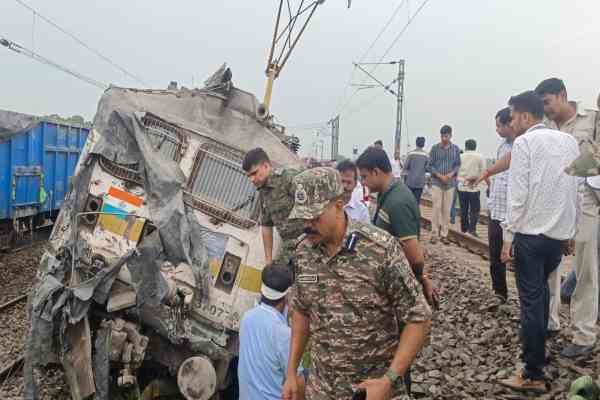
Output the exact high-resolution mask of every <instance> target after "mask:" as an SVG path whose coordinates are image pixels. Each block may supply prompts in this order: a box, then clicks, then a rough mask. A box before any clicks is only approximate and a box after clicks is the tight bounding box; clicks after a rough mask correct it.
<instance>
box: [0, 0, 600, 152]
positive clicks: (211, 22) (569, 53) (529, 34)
mask: <svg viewBox="0 0 600 400" xmlns="http://www.w3.org/2000/svg"><path fill="white" fill-rule="evenodd" d="M23 1H26V2H27V4H29V5H30V6H32V7H33V8H35V9H36V10H37V11H38V12H39V13H40V14H41V15H43V16H45V17H48V18H50V19H51V20H53V21H54V22H55V23H57V24H58V25H60V26H61V27H62V28H64V29H66V30H67V31H69V32H72V33H74V34H76V35H77V37H78V38H80V40H82V41H84V42H85V43H87V44H88V45H90V47H92V48H94V49H95V50H97V51H99V52H100V53H102V54H103V55H105V56H107V57H108V58H110V59H111V60H112V61H113V62H114V63H116V64H118V65H120V66H122V67H123V68H125V69H126V70H127V71H130V72H131V73H132V74H134V75H136V76H138V77H140V78H141V79H142V80H143V81H144V82H145V83H146V84H147V85H146V86H145V87H151V88H166V87H167V85H168V83H169V82H170V81H177V82H179V83H180V84H181V85H185V86H187V87H191V86H201V82H203V81H204V79H206V78H207V77H208V76H209V75H210V74H211V73H212V72H214V71H215V70H216V69H217V68H218V67H219V66H220V65H221V64H222V63H223V62H227V63H228V65H229V66H230V67H231V69H232V72H233V80H234V83H235V85H236V86H238V87H240V88H242V89H245V90H248V91H250V92H253V93H254V94H255V95H256V96H257V97H258V98H259V99H262V97H263V94H264V86H265V75H264V70H265V64H266V59H267V54H268V49H269V46H270V41H271V36H272V34H273V27H274V21H275V14H276V10H277V5H278V3H279V2H278V1H277V0H255V1H248V0H218V1H217V0H204V1H182V0H173V1H168V2H165V1H157V0H128V1H122V0H103V1H101V2H89V1H75V0H52V1H48V0H23ZM423 1H424V0H404V1H402V0H352V7H351V8H350V9H347V0H327V1H325V2H324V4H322V5H321V6H319V7H318V9H317V11H316V13H315V15H314V17H313V20H312V21H311V23H310V24H309V26H308V28H307V30H306V32H305V36H303V37H302V38H301V40H300V42H299V44H298V46H297V48H296V50H295V51H294V53H293V54H292V56H291V58H290V60H289V62H288V65H286V67H285V69H284V70H283V71H282V73H281V75H280V77H279V78H278V79H277V80H276V82H275V87H274V91H273V98H272V104H271V111H272V113H273V114H274V115H275V117H276V118H277V121H279V122H281V123H282V124H284V125H286V126H288V132H290V133H294V134H296V135H298V136H299V137H300V139H301V144H302V150H301V152H302V154H304V155H310V154H315V151H316V152H317V153H319V154H320V151H319V150H318V147H319V145H320V143H323V146H324V153H325V154H326V155H327V154H328V152H329V142H330V140H331V139H330V137H328V132H329V127H328V126H327V124H326V121H328V120H330V119H331V118H332V117H334V116H335V115H337V114H339V115H340V152H341V153H342V154H345V155H348V156H349V155H351V153H352V149H353V147H357V148H358V149H359V151H360V150H362V149H364V148H365V147H366V146H368V145H369V144H371V143H372V142H373V141H375V140H377V139H381V140H383V142H384V146H385V148H386V149H387V150H388V151H390V152H391V151H392V149H393V137H394V130H395V118H396V99H395V97H393V96H392V95H390V94H389V93H387V92H385V91H384V90H383V89H381V88H371V89H365V90H360V91H358V92H356V94H353V93H354V92H355V88H354V87H350V86H349V83H352V84H360V83H370V82H369V80H368V79H369V78H367V77H366V75H365V74H364V73H362V72H361V71H360V70H358V69H356V68H355V67H353V64H352V63H353V62H358V61H363V62H375V61H379V60H380V59H381V57H382V56H383V55H384V53H385V51H386V49H388V48H389V47H390V45H391V44H392V43H393V41H394V38H395V37H397V36H398V35H399V33H400V32H401V31H402V30H403V29H405V33H404V34H402V35H401V37H400V39H399V40H398V41H397V43H396V44H395V45H394V46H393V47H392V49H391V51H390V52H389V54H388V55H387V56H386V57H385V58H384V59H383V61H392V60H398V59H404V60H405V62H406V77H405V106H404V120H403V126H402V152H403V153H405V152H406V151H407V150H410V149H411V148H413V147H408V146H407V145H414V140H415V137H416V136H425V138H426V141H427V143H426V148H429V147H430V146H431V145H432V144H433V143H435V142H437V141H438V140H439V129H440V127H441V126H442V125H443V124H449V125H451V126H452V127H453V130H454V138H453V140H454V142H455V143H457V144H458V145H459V146H461V147H463V145H464V141H465V140H466V139H470V138H473V139H475V140H477V143H478V150H479V151H481V152H482V153H483V154H484V155H485V156H486V157H493V156H494V154H495V151H496V147H497V145H498V143H499V140H498V137H497V135H496V133H495V126H494V115H495V113H496V112H497V111H498V110H499V109H500V108H502V107H503V106H505V105H506V102H507V100H508V98H509V97H510V96H511V95H514V94H517V93H520V92H522V91H524V90H528V89H533V88H534V87H535V86H536V85H537V84H538V83H539V82H540V81H541V80H543V79H545V78H549V77H559V78H561V79H563V80H564V81H565V84H566V85H567V89H568V92H569V97H570V98H571V99H572V100H577V101H581V102H582V104H583V106H585V107H586V108H591V107H593V106H594V105H595V101H596V97H597V95H598V93H599V92H600V73H599V71H600V51H599V49H600V47H599V45H600V25H599V24H598V23H597V17H598V15H600V1H598V0H569V1H564V0H527V1H523V0H502V1H500V0H494V1H492V0H477V1H475V0H454V1H448V0H429V1H428V2H427V3H426V5H425V6H424V7H423V8H422V10H421V12H420V13H419V14H418V15H416V16H414V15H415V12H416V11H417V9H418V7H419V6H420V5H421V4H422V3H423ZM290 2H291V4H292V5H294V4H295V5H296V6H297V5H298V4H299V1H298V0H290ZM400 4H402V6H401V8H400V9H399V11H398V13H397V15H396V17H395V18H394V19H393V20H392V22H391V23H390V25H389V27H388V28H387V30H385V31H384V32H383V34H382V35H381V37H380V38H379V40H377V41H376V43H375V45H374V46H373V48H372V49H371V50H370V51H369V52H368V53H366V55H365V52H366V51H367V50H368V49H369V48H370V45H371V44H372V43H373V41H374V40H375V38H376V37H377V35H378V33H379V32H380V31H381V30H382V28H383V27H384V25H385V24H386V22H387V21H388V20H389V19H390V17H391V16H392V15H393V13H394V11H395V10H396V9H397V8H398V7H399V6H400ZM409 16H414V18H413V19H412V22H411V24H410V25H408V26H407V22H408V20H409ZM0 37H5V38H7V39H9V40H12V41H14V42H17V43H19V44H21V45H22V46H24V47H27V48H30V49H34V50H35V51H36V52H38V53H39V54H41V55H43V56H44V57H46V58H49V59H51V60H53V61H56V62H58V63H60V64H62V65H65V66H67V67H69V68H71V69H73V70H75V71H77V72H79V73H81V74H84V75H86V76H89V77H92V78H94V79H96V80H98V81H101V82H106V83H114V84H116V85H119V86H126V87H140V86H143V85H141V84H140V83H138V82H136V81H135V80H133V79H132V78H130V77H129V76H127V75H125V74H124V73H122V72H121V71H120V70H119V69H117V68H115V67H114V66H112V65H111V64H109V63H107V62H105V61H103V60H102V59H101V58H99V57H98V56H97V55H95V54H93V53H92V52H90V51H88V50H87V49H85V48H83V47H82V46H80V45H78V44H77V43H76V42H75V41H74V40H72V39H71V38H69V37H68V36H66V35H64V34H63V33H61V32H59V31H58V30H57V29H55V28H54V27H52V26H50V25H49V24H47V23H46V22H44V21H43V20H41V19H40V17H39V16H34V14H33V13H32V12H31V11H29V10H27V9H25V8H24V7H23V6H21V5H20V4H19V3H18V2H17V1H16V0H2V1H0ZM366 68H372V67H369V66H367V67H366ZM396 74H397V67H396V66H394V65H384V66H380V67H378V68H377V69H376V70H375V71H374V75H375V76H376V77H377V78H378V79H380V80H381V81H382V82H385V83H389V82H391V81H392V80H393V79H394V78H395V76H396ZM101 95H102V92H101V91H100V90H99V89H97V88H96V87H94V86H90V85H88V84H87V83H84V82H82V81H80V80H77V79H75V78H73V77H71V76H69V75H66V74H65V73H63V72H61V71H58V70H55V69H52V68H50V67H48V66H46V65H44V64H41V63H38V62H36V61H33V60H30V59H29V58H26V57H24V56H22V55H18V54H15V53H13V52H10V51H8V50H7V49H5V48H2V47H0V109H8V110H12V111H18V112H23V113H31V114H38V115H46V114H59V115H62V116H71V115H82V116H84V117H85V118H86V119H89V120H91V119H92V118H93V116H94V113H95V110H96V107H97V103H98V100H99V98H100V96H101ZM319 132H320V133H319Z"/></svg>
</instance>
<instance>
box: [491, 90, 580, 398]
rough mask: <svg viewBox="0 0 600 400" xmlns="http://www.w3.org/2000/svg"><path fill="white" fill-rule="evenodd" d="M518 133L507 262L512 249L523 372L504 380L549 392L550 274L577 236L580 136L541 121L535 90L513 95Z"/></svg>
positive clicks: (506, 225)
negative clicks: (572, 171) (574, 165)
mask: <svg viewBox="0 0 600 400" xmlns="http://www.w3.org/2000/svg"><path fill="white" fill-rule="evenodd" d="M509 105H510V108H511V118H512V121H511V126H512V128H513V129H514V131H515V133H516V134H517V138H516V139H515V142H514V144H513V148H512V159H511V163H510V169H509V182H508V210H507V218H506V220H505V221H504V223H503V227H504V245H503V247H502V257H501V258H502V261H503V262H506V261H507V260H508V259H509V258H510V256H511V251H510V250H511V248H512V249H513V253H514V258H515V266H516V268H515V269H516V282H517V289H518V293H519V301H520V303H521V335H520V336H521V346H522V350H523V351H522V359H523V362H524V364H525V366H524V369H523V371H522V373H518V374H516V375H514V376H513V377H511V378H509V379H505V380H502V381H500V383H501V384H503V385H505V386H508V387H510V388H512V389H515V390H523V391H534V392H540V393H543V392H546V391H547V387H546V382H545V376H544V370H543V368H544V364H545V362H546V354H545V353H546V348H545V347H546V327H547V326H548V314H549V287H548V276H549V275H550V273H552V272H553V271H554V270H555V269H556V268H557V267H558V265H559V264H560V261H561V259H562V255H563V251H564V250H565V249H566V248H567V247H568V246H566V245H565V244H566V243H567V242H568V241H569V240H571V239H572V238H573V237H574V235H575V226H576V214H577V209H578V195H577V187H578V183H579V181H578V178H576V177H573V176H569V175H567V174H566V173H565V172H564V169H565V168H566V167H567V166H568V165H569V164H570V163H571V162H572V161H573V160H575V159H576V158H577V156H578V155H579V148H578V146H577V141H576V140H575V139H574V138H573V137H572V136H571V135H569V134H566V133H562V132H559V131H556V130H552V129H548V128H546V126H545V125H544V124H543V123H542V118H543V117H544V104H543V101H542V100H541V98H540V97H538V96H537V95H536V94H535V93H534V92H532V91H529V92H524V93H521V94H519V95H517V96H513V97H511V98H510V100H509Z"/></svg>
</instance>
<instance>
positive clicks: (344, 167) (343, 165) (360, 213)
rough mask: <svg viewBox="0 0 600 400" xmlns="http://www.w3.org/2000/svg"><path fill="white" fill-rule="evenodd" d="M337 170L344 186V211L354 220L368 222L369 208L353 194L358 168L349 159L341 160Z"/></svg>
mask: <svg viewBox="0 0 600 400" xmlns="http://www.w3.org/2000/svg"><path fill="white" fill-rule="evenodd" d="M337 170H338V171H339V172H340V175H341V176H342V185H343V186H344V202H345V203H346V205H345V206H344V211H346V214H348V216H349V217H350V218H352V219H353V220H355V221H359V222H363V223H365V224H368V223H369V222H370V218H369V210H368V209H367V206H366V205H365V204H364V203H363V202H362V201H361V200H360V199H359V198H358V197H357V196H355V195H353V193H354V190H355V188H356V184H357V183H358V170H357V169H356V164H354V163H353V162H352V161H350V160H344V161H341V162H340V163H339V164H338V165H337Z"/></svg>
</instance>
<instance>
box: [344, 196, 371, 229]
mask: <svg viewBox="0 0 600 400" xmlns="http://www.w3.org/2000/svg"><path fill="white" fill-rule="evenodd" d="M344 211H346V214H348V216H349V217H350V218H352V219H353V220H355V221H358V222H363V223H365V224H368V223H369V222H371V221H370V217H369V209H368V208H367V206H366V205H365V204H364V203H363V202H362V201H360V200H358V199H357V198H355V197H354V196H353V197H351V198H350V201H349V202H347V203H346V205H345V206H344Z"/></svg>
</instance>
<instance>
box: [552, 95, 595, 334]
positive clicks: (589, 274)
mask: <svg viewBox="0 0 600 400" xmlns="http://www.w3.org/2000/svg"><path fill="white" fill-rule="evenodd" d="M574 106H575V107H576V109H577V105H576V104H574ZM576 111H577V112H576V113H575V115H574V116H573V117H572V118H571V119H570V120H569V121H567V122H566V123H565V124H563V125H562V126H560V127H559V126H557V125H556V123H555V122H554V121H549V122H548V126H549V127H550V128H552V129H557V130H560V131H562V132H565V133H569V134H571V135H573V137H574V138H575V139H576V140H577V142H578V143H579V150H580V152H581V154H582V155H585V154H590V153H591V152H593V151H594V146H595V144H594V137H593V135H594V128H595V123H596V112H594V111H585V110H579V109H577V110H576ZM578 160H579V159H578ZM576 161H577V160H576ZM567 172H570V171H569V169H567ZM581 195H582V197H583V203H582V208H581V215H580V216H579V219H578V225H577V234H576V236H575V259H574V268H575V270H576V276H577V285H576V287H575V291H574V292H573V296H572V297H571V306H570V308H571V323H572V325H573V343H575V344H578V345H581V346H590V345H593V344H594V343H595V342H596V321H597V319H598V246H597V244H598V201H597V199H596V196H595V194H594V192H593V191H592V189H591V188H589V187H587V186H583V185H582V187H581ZM549 279H550V280H551V281H552V280H554V282H557V281H558V279H559V278H558V276H556V277H555V278H554V279H553V276H550V277H549ZM555 284H556V283H555ZM550 286H551V287H552V284H550Z"/></svg>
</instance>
